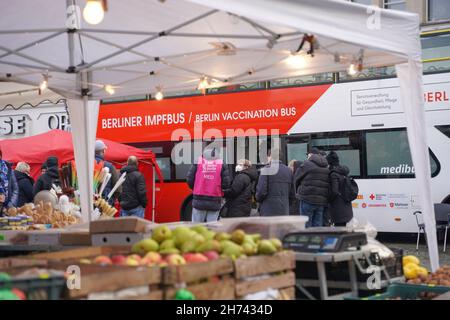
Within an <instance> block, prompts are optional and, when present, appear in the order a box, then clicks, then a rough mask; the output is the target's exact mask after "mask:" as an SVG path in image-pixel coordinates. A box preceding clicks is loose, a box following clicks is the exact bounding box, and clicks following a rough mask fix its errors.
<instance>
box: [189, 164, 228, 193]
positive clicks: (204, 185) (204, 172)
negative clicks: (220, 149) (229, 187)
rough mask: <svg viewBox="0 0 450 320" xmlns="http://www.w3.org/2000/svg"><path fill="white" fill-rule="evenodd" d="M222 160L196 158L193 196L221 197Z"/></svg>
mask: <svg viewBox="0 0 450 320" xmlns="http://www.w3.org/2000/svg"><path fill="white" fill-rule="evenodd" d="M222 166H223V161H222V159H217V160H207V159H205V158H203V157H199V158H198V163H197V172H196V174H195V184H194V195H198V196H211V197H222V196H223V192H222V175H221V173H222Z"/></svg>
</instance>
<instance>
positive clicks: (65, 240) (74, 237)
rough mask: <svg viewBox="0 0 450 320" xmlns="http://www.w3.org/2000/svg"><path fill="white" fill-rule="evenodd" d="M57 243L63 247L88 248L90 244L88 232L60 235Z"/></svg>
mask: <svg viewBox="0 0 450 320" xmlns="http://www.w3.org/2000/svg"><path fill="white" fill-rule="evenodd" d="M59 241H60V242H61V244H62V245H63V246H90V245H91V244H92V241H91V234H90V233H89V231H73V232H64V233H61V236H60V239H59Z"/></svg>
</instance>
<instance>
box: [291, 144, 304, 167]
mask: <svg viewBox="0 0 450 320" xmlns="http://www.w3.org/2000/svg"><path fill="white" fill-rule="evenodd" d="M286 147H287V163H289V162H291V160H297V161H305V160H306V157H307V156H306V153H307V151H308V143H287V144H286Z"/></svg>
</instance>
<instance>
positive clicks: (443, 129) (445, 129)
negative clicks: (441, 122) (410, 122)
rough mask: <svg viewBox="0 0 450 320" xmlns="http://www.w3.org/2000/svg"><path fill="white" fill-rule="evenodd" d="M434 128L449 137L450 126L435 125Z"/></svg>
mask: <svg viewBox="0 0 450 320" xmlns="http://www.w3.org/2000/svg"><path fill="white" fill-rule="evenodd" d="M436 128H437V129H438V130H439V131H440V132H442V133H443V134H445V135H446V136H447V138H450V126H436Z"/></svg>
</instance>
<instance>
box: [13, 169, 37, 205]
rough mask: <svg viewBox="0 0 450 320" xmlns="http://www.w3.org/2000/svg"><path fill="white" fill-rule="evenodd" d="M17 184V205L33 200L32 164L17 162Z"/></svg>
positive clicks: (15, 171)
mask: <svg viewBox="0 0 450 320" xmlns="http://www.w3.org/2000/svg"><path fill="white" fill-rule="evenodd" d="M14 174H15V175H16V179H17V184H18V185H19V200H18V201H17V206H18V207H21V206H23V205H24V204H26V203H30V202H33V185H34V179H33V178H32V177H31V176H30V166H29V165H28V164H27V163H26V162H19V163H17V166H16V170H14Z"/></svg>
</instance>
